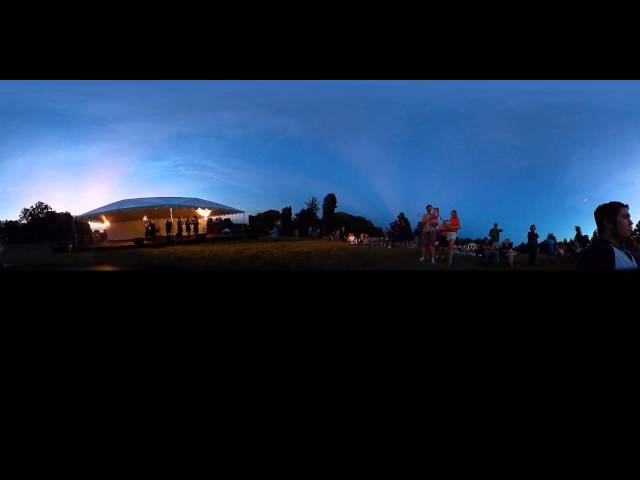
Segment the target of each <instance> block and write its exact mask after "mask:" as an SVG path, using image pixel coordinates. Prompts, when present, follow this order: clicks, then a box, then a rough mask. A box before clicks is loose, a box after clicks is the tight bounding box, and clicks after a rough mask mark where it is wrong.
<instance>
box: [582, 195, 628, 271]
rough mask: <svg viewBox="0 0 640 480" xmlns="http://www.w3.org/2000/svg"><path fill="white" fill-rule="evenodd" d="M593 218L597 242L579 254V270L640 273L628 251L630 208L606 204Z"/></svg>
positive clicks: (610, 203)
mask: <svg viewBox="0 0 640 480" xmlns="http://www.w3.org/2000/svg"><path fill="white" fill-rule="evenodd" d="M593 216H594V217H595V220H596V225H597V227H598V237H599V238H598V239H597V240H596V239H594V240H593V242H592V243H591V246H590V247H589V248H587V249H586V250H584V251H583V252H582V253H580V256H579V257H578V270H636V271H637V270H638V263H637V262H636V260H635V258H634V257H633V255H632V254H631V252H630V251H629V250H628V242H629V239H630V238H631V231H632V230H631V227H632V226H633V222H632V221H631V215H630V214H629V205H625V204H624V203H621V202H609V203H604V204H602V205H600V206H598V208H596V210H595V212H594V213H593Z"/></svg>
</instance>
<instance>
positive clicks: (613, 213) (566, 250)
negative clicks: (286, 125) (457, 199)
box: [272, 202, 640, 270]
mask: <svg viewBox="0 0 640 480" xmlns="http://www.w3.org/2000/svg"><path fill="white" fill-rule="evenodd" d="M594 218H595V221H596V225H597V230H596V235H597V236H596V237H595V238H593V239H589V236H588V235H585V234H583V233H582V230H581V228H580V227H579V226H576V227H575V236H574V237H573V239H571V240H563V241H562V242H559V241H558V240H557V238H556V236H555V235H554V234H553V233H549V234H547V236H546V239H545V240H544V242H540V241H539V238H540V235H539V234H538V231H537V227H536V225H531V227H530V228H529V232H528V233H527V243H526V244H524V245H521V247H518V248H516V247H515V246H514V244H513V242H512V241H511V240H510V239H508V238H507V239H505V240H504V241H502V242H501V241H500V234H501V233H503V232H504V230H503V229H502V228H500V226H499V225H498V223H497V222H496V223H494V224H493V227H492V228H491V229H490V230H489V232H488V235H487V237H485V238H484V240H482V241H481V242H480V244H479V245H475V244H474V248H473V249H471V248H464V249H463V250H464V251H465V253H470V254H473V255H476V256H480V257H482V260H483V262H484V263H485V264H486V265H490V264H494V265H500V264H505V265H507V266H508V267H509V268H510V269H514V268H515V260H516V258H517V257H518V255H521V254H528V266H529V267H535V266H536V265H537V261H538V254H539V252H540V250H541V247H544V253H545V254H546V258H547V259H548V261H549V262H551V263H552V264H559V263H560V262H563V261H565V260H570V261H577V265H578V269H580V270H596V269H597V270H606V269H608V270H638V265H639V264H640V254H639V252H638V240H637V238H634V239H632V238H631V235H632V227H633V223H632V222H631V217H630V214H629V206H628V205H626V204H623V203H620V202H609V203H606V204H603V205H600V206H599V207H598V208H596V210H595V212H594ZM461 228H462V225H461V222H460V218H459V217H458V212H457V211H456V210H451V213H450V216H449V218H448V219H443V218H442V217H441V215H440V209H439V208H438V207H434V206H432V205H427V206H426V211H425V213H424V214H423V215H422V218H421V220H420V225H419V228H418V231H419V234H418V235H416V236H414V238H413V239H412V240H404V241H403V245H404V246H405V247H414V248H420V252H421V256H420V258H419V262H421V263H422V262H427V263H431V264H433V265H435V264H436V263H437V261H438V260H445V259H446V260H447V265H448V266H449V267H451V266H453V261H454V256H455V253H456V251H457V248H458V247H457V246H456V240H457V238H458V234H459V232H460V230H461ZM318 235H319V231H315V230H311V229H310V231H309V236H310V237H313V238H318ZM272 237H273V238H278V237H279V233H278V227H277V226H275V227H274V230H273V231H272ZM323 238H324V239H326V240H334V241H344V242H347V243H349V244H351V245H376V246H383V247H387V248H392V246H394V244H395V242H394V239H393V235H392V232H391V231H390V230H386V231H385V232H384V236H382V237H377V236H376V237H374V236H371V235H367V234H365V233H360V234H356V233H353V232H346V231H345V228H344V227H342V228H340V229H337V230H335V231H334V232H333V233H331V234H329V235H326V236H324V237H323ZM522 247H524V251H523V249H522Z"/></svg>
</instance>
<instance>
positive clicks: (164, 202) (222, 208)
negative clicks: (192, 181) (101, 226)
mask: <svg viewBox="0 0 640 480" xmlns="http://www.w3.org/2000/svg"><path fill="white" fill-rule="evenodd" d="M169 209H173V218H176V217H193V216H194V215H198V212H197V210H199V209H202V210H210V211H211V213H210V214H209V216H214V217H216V216H222V215H234V214H237V213H244V212H243V211H242V210H238V209H236V208H233V207H229V206H228V205H222V204H220V203H215V202H211V201H209V200H203V199H201V198H190V197H151V198H129V199H126V200H120V201H119V202H114V203H110V204H109V205H105V206H104V207H100V208H96V209H95V210H91V211H90V212H86V213H83V214H82V215H77V216H76V219H78V220H84V221H87V222H102V221H103V218H102V216H103V215H104V216H105V217H106V219H107V220H108V221H109V222H124V221H129V220H142V217H144V216H145V215H146V216H147V217H151V218H153V217H156V218H166V217H169Z"/></svg>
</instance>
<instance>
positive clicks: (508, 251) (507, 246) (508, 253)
mask: <svg viewBox="0 0 640 480" xmlns="http://www.w3.org/2000/svg"><path fill="white" fill-rule="evenodd" d="M503 253H504V256H505V258H506V259H507V262H509V268H510V269H511V270H513V268H514V261H515V258H516V255H517V252H516V251H515V250H514V249H513V244H512V243H511V240H509V239H508V238H507V239H506V240H505V241H504V246H503Z"/></svg>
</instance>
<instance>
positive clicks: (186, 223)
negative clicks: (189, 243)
mask: <svg viewBox="0 0 640 480" xmlns="http://www.w3.org/2000/svg"><path fill="white" fill-rule="evenodd" d="M184 228H185V230H186V231H187V237H189V236H190V235H191V219H189V218H186V219H185V221H184Z"/></svg>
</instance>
